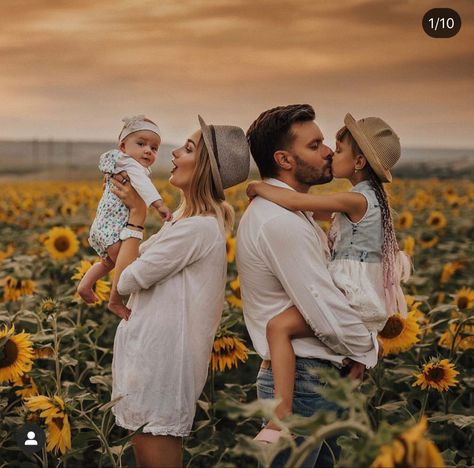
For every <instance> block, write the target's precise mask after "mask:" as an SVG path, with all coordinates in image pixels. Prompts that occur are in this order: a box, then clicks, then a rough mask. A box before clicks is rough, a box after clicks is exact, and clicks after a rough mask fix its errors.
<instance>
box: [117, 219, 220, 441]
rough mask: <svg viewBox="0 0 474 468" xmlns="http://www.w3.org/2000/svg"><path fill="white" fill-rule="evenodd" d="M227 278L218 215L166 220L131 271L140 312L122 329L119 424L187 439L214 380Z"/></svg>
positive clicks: (124, 287) (126, 274) (124, 283)
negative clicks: (211, 366) (211, 370)
mask: <svg viewBox="0 0 474 468" xmlns="http://www.w3.org/2000/svg"><path fill="white" fill-rule="evenodd" d="M226 279H227V262H226V239H225V233H224V230H223V229H222V228H221V227H220V225H219V224H218V221H217V220H216V218H214V217H211V216H207V217H205V216H193V217H190V218H185V219H181V220H178V221H177V222H176V223H174V224H171V223H165V225H164V227H163V228H162V229H161V230H160V231H159V232H158V233H157V234H155V235H153V236H151V237H150V238H149V239H148V240H146V241H145V242H143V243H142V244H141V246H140V256H139V258H138V259H137V260H135V261H134V262H133V263H132V264H130V265H129V266H128V267H127V268H126V269H125V270H124V271H123V272H122V275H121V277H120V280H119V283H118V291H119V293H120V294H122V295H126V294H131V297H130V300H129V302H128V306H129V307H130V308H131V310H132V313H131V315H130V318H129V320H128V321H125V320H122V321H121V322H120V324H119V326H118V328H117V333H116V336H115V341H114V355H113V363H112V376H113V389H112V399H115V398H117V397H119V396H121V397H122V398H121V399H120V400H119V401H118V403H117V404H116V405H115V406H114V407H113V408H112V412H113V413H114V415H115V418H116V423H117V425H119V426H121V427H124V428H126V429H130V430H136V429H138V428H139V427H141V426H142V425H144V424H146V426H145V427H144V428H143V432H148V433H152V434H154V435H173V436H187V435H188V434H189V432H190V430H191V427H192V424H193V419H194V415H195V411H196V402H197V400H198V398H199V396H200V394H201V392H202V390H203V387H204V385H205V382H206V378H207V372H208V363H209V357H210V353H211V349H212V344H213V341H214V335H215V332H216V330H217V327H218V325H219V321H220V318H221V314H222V309H223V304H224V294H225V284H226Z"/></svg>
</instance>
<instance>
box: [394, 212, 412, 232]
mask: <svg viewBox="0 0 474 468" xmlns="http://www.w3.org/2000/svg"><path fill="white" fill-rule="evenodd" d="M412 224H413V215H412V214H411V212H410V211H403V212H402V213H400V217H399V218H398V224H397V226H398V228H399V229H409V228H411V226H412Z"/></svg>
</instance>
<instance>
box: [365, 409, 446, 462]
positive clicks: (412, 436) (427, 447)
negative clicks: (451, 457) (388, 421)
mask: <svg viewBox="0 0 474 468" xmlns="http://www.w3.org/2000/svg"><path fill="white" fill-rule="evenodd" d="M426 429H427V423H426V417H425V416H423V418H422V419H421V420H420V422H419V423H417V424H416V425H415V426H413V427H411V428H410V429H408V430H407V431H405V432H404V433H403V434H400V435H399V436H398V437H396V438H395V439H394V440H393V442H392V444H391V445H383V446H382V447H381V449H380V453H379V455H378V456H377V458H376V459H375V460H374V461H373V462H372V465H370V466H371V468H396V467H401V466H403V467H406V468H416V467H421V466H422V467H424V468H432V467H444V461H443V457H442V456H441V453H440V452H439V450H438V448H437V447H436V445H435V444H434V443H433V441H431V440H430V439H427V438H426V437H424V433H425V432H426Z"/></svg>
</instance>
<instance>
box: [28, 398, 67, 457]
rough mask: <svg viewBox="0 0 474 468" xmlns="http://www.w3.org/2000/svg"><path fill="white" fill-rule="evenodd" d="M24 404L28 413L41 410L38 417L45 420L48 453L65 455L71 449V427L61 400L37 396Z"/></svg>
mask: <svg viewBox="0 0 474 468" xmlns="http://www.w3.org/2000/svg"><path fill="white" fill-rule="evenodd" d="M25 404H26V406H27V408H28V409H29V410H30V411H39V410H41V413H40V417H42V418H44V419H45V422H46V426H47V432H48V434H47V439H48V445H47V446H46V449H47V450H48V452H51V451H53V450H54V452H55V453H57V451H58V450H59V451H60V452H61V453H66V451H67V450H68V449H70V448H71V426H70V424H69V419H68V416H67V414H66V411H65V406H64V401H63V400H62V398H60V397H58V396H57V395H55V396H54V397H53V398H48V397H47V396H44V395H39V396H34V397H31V398H28V399H26V403H25Z"/></svg>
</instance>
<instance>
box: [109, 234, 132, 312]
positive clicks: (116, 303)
mask: <svg viewBox="0 0 474 468" xmlns="http://www.w3.org/2000/svg"><path fill="white" fill-rule="evenodd" d="M121 244H122V242H121V241H118V242H116V243H115V244H113V245H111V246H110V247H109V248H108V249H107V254H108V255H109V257H110V258H111V260H112V261H113V263H114V266H115V262H116V260H117V257H118V254H119V252H120V246H121ZM118 278H119V275H118V274H117V271H115V274H114V280H113V282H112V290H111V291H110V298H109V304H108V306H107V309H109V310H110V311H111V312H113V313H114V314H115V315H118V316H119V317H120V318H122V319H125V320H128V317H129V316H130V309H129V308H128V307H127V306H125V304H124V303H123V300H122V298H121V297H120V294H119V293H118V291H117V283H118Z"/></svg>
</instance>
